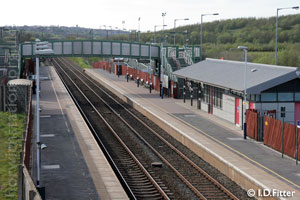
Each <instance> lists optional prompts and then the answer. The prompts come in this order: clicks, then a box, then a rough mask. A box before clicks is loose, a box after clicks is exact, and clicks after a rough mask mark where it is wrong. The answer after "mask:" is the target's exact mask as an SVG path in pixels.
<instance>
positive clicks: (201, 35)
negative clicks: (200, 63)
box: [200, 13, 219, 60]
mask: <svg viewBox="0 0 300 200" xmlns="http://www.w3.org/2000/svg"><path fill="white" fill-rule="evenodd" d="M207 15H219V13H213V14H201V24H200V59H201V60H202V39H203V33H202V21H203V16H207Z"/></svg>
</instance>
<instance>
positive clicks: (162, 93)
mask: <svg viewBox="0 0 300 200" xmlns="http://www.w3.org/2000/svg"><path fill="white" fill-rule="evenodd" d="M166 14H167V13H166V12H164V13H162V14H161V16H162V17H163V33H164V31H165V16H166ZM164 42H165V37H164ZM163 54H164V53H163V43H161V71H160V72H161V74H160V76H161V92H160V93H161V98H162V99H163V98H164V58H163Z"/></svg>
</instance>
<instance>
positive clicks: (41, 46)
mask: <svg viewBox="0 0 300 200" xmlns="http://www.w3.org/2000/svg"><path fill="white" fill-rule="evenodd" d="M50 54H53V50H52V49H50V48H49V46H48V42H40V41H39V40H38V39H36V44H35V55H36V58H35V62H36V63H35V64H36V77H35V82H36V144H37V149H36V163H37V166H36V173H37V175H36V186H37V188H39V187H40V174H41V173H40V170H41V166H40V164H41V160H40V158H41V141H40V65H39V62H40V60H39V56H40V55H50Z"/></svg>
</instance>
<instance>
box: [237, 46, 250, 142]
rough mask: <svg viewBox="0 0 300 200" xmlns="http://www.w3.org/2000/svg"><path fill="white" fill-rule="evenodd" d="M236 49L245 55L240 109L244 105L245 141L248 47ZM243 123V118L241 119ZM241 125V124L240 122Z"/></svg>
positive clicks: (245, 133)
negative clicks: (242, 95) (242, 96)
mask: <svg viewBox="0 0 300 200" xmlns="http://www.w3.org/2000/svg"><path fill="white" fill-rule="evenodd" d="M238 49H242V50H243V51H244V53H245V69H244V98H243V105H242V108H243V107H244V105H245V111H243V113H242V114H243V115H245V121H244V128H243V129H244V139H246V136H247V132H246V101H247V53H248V47H245V46H238ZM242 121H243V117H242ZM242 123H243V122H242Z"/></svg>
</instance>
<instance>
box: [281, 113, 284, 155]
mask: <svg viewBox="0 0 300 200" xmlns="http://www.w3.org/2000/svg"><path fill="white" fill-rule="evenodd" d="M283 134H284V117H283V118H282V134H281V158H283V153H284V151H283V150H284V148H283Z"/></svg>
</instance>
